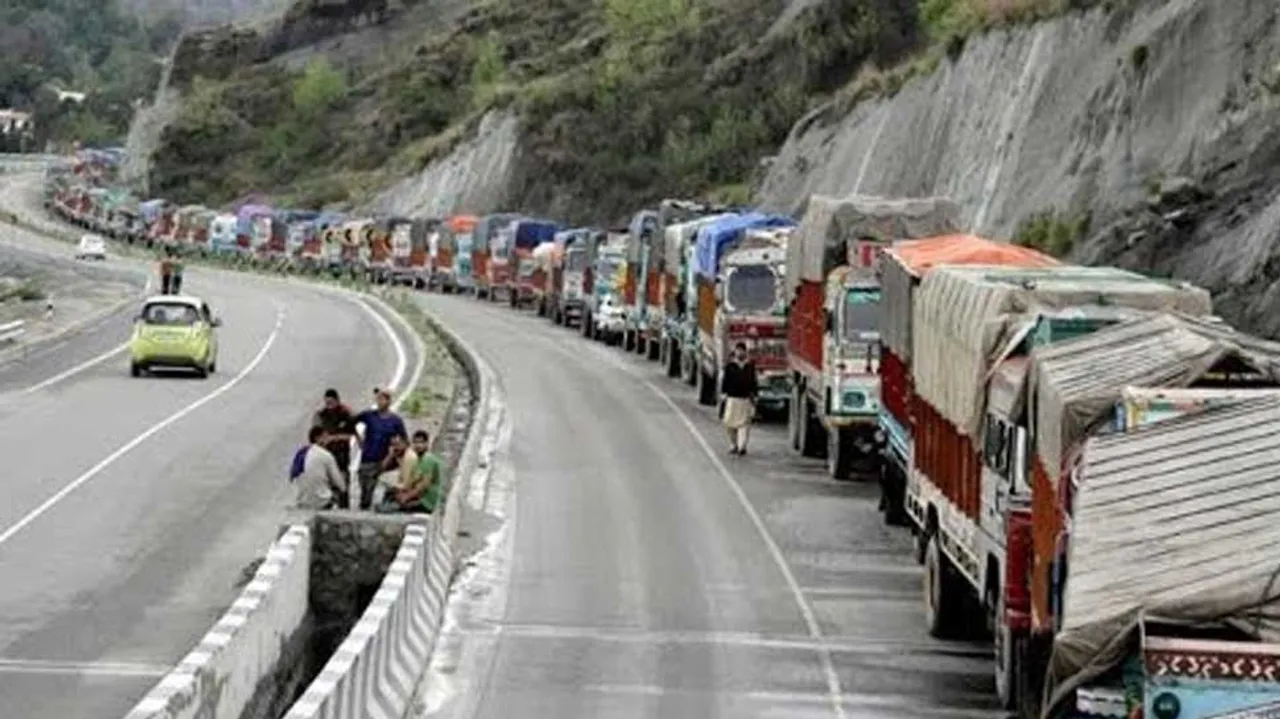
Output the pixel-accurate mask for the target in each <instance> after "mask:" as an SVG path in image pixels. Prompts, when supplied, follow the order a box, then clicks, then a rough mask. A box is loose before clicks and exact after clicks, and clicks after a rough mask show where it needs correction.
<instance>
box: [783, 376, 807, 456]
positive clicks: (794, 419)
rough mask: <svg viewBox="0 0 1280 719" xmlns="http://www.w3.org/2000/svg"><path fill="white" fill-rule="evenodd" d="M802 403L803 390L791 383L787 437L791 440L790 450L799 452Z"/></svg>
mask: <svg viewBox="0 0 1280 719" xmlns="http://www.w3.org/2000/svg"><path fill="white" fill-rule="evenodd" d="M803 401H804V390H803V389H802V388H801V387H800V383H799V382H792V383H791V401H790V402H787V436H788V437H789V438H790V439H791V449H792V450H793V451H795V452H799V451H800V409H801V407H802V406H803V405H801V404H800V403H801V402H803Z"/></svg>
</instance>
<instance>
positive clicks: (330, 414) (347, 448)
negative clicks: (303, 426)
mask: <svg viewBox="0 0 1280 719" xmlns="http://www.w3.org/2000/svg"><path fill="white" fill-rule="evenodd" d="M312 424H314V425H315V426H317V427H323V428H324V431H325V433H326V434H328V435H329V442H328V444H326V445H325V446H326V447H327V448H328V449H329V451H330V452H332V453H333V458H334V459H336V460H338V468H339V469H341V470H342V473H343V474H344V475H347V476H348V477H349V476H350V474H351V440H352V438H353V437H355V435H356V418H355V415H354V414H353V413H352V412H351V408H350V407H348V406H347V405H345V404H343V402H342V399H341V398H340V397H339V396H338V390H336V389H332V388H330V389H327V390H325V391H324V405H323V406H322V407H320V409H319V410H318V411H317V412H316V415H315V419H314V421H313V422H312Z"/></svg>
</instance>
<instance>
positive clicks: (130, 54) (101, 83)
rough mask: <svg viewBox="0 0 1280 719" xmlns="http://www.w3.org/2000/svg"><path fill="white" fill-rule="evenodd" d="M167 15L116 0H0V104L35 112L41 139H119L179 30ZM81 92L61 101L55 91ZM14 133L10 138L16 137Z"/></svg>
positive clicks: (34, 141) (36, 137)
mask: <svg viewBox="0 0 1280 719" xmlns="http://www.w3.org/2000/svg"><path fill="white" fill-rule="evenodd" d="M178 29H179V26H178V23H177V20H176V19H175V18H173V17H169V16H166V17H164V18H159V19H155V20H152V21H148V22H145V23H144V22H143V21H142V20H139V19H137V18H134V17H131V16H129V15H127V14H126V13H125V12H123V11H122V10H121V9H120V8H119V7H118V6H117V5H116V3H115V1H114V0H8V2H5V3H3V4H0V107H6V108H15V109H20V110H26V111H33V112H34V114H35V127H36V130H35V133H34V134H33V135H32V136H30V137H27V138H25V140H24V142H25V146H22V147H6V148H4V149H9V150H15V149H26V148H27V147H42V146H43V145H44V144H45V142H46V141H55V142H56V141H72V140H79V141H83V142H90V143H97V142H105V141H118V140H120V139H122V138H123V136H124V134H125V131H126V130H127V129H128V124H129V121H130V119H131V118H132V116H133V103H134V101H135V100H138V99H141V98H145V97H149V96H150V95H151V93H152V91H153V89H154V87H155V85H156V82H157V81H158V80H159V78H160V73H161V69H162V68H161V66H160V64H159V61H160V56H161V54H162V53H163V51H164V49H165V47H166V45H167V44H168V43H169V42H170V41H171V40H172V39H173V38H174V37H176V36H177V33H178ZM58 89H61V90H70V91H77V92H83V93H85V94H86V98H85V101H84V103H82V104H78V103H75V102H71V101H64V102H59V100H58V95H57V93H56V90H58ZM16 139H17V138H10V141H11V142H16Z"/></svg>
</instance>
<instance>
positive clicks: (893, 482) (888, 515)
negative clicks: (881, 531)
mask: <svg viewBox="0 0 1280 719" xmlns="http://www.w3.org/2000/svg"><path fill="white" fill-rule="evenodd" d="M906 493H907V478H906V477H904V476H902V472H900V471H899V470H898V465H897V464H895V463H893V462H890V461H889V460H887V459H884V458H883V457H882V458H881V459H880V502H881V504H882V505H883V508H884V523H885V524H887V525H889V526H890V527H903V526H906V524H907V508H906V505H905V502H906Z"/></svg>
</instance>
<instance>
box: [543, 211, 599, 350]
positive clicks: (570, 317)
mask: <svg viewBox="0 0 1280 719" xmlns="http://www.w3.org/2000/svg"><path fill="white" fill-rule="evenodd" d="M560 237H561V238H562V242H563V243H564V251H563V252H562V253H561V255H560V260H559V262H558V263H554V264H553V265H552V273H551V279H550V282H551V291H550V292H551V300H550V302H551V318H552V320H553V321H554V322H555V323H556V324H558V325H564V326H565V327H573V326H577V327H583V326H585V317H586V312H587V304H588V299H589V298H590V297H591V295H592V292H593V287H594V280H595V270H594V263H595V256H596V248H597V247H599V245H600V244H601V243H602V242H604V240H605V237H606V235H605V233H604V232H602V231H600V230H596V229H592V228H581V229H576V230H569V231H568V232H565V233H561V235H560Z"/></svg>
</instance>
